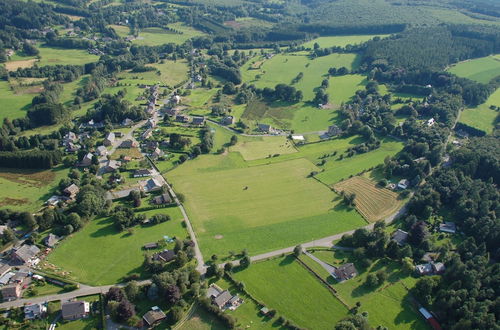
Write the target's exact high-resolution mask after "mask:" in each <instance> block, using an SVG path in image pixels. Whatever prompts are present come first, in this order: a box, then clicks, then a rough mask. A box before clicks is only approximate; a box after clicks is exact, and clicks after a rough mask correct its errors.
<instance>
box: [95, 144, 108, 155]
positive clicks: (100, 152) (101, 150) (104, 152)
mask: <svg viewBox="0 0 500 330" xmlns="http://www.w3.org/2000/svg"><path fill="white" fill-rule="evenodd" d="M96 153H97V155H98V156H106V155H107V154H108V149H106V147H105V146H98V147H97V149H96Z"/></svg>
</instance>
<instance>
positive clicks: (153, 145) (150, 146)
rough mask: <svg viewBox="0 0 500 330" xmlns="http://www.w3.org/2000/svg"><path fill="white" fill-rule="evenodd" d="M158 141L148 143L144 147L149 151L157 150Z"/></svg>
mask: <svg viewBox="0 0 500 330" xmlns="http://www.w3.org/2000/svg"><path fill="white" fill-rule="evenodd" d="M158 145H159V143H158V141H146V142H145V143H144V147H145V148H146V149H148V150H155V149H156V148H158Z"/></svg>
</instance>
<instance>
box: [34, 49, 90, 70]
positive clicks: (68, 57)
mask: <svg viewBox="0 0 500 330" xmlns="http://www.w3.org/2000/svg"><path fill="white" fill-rule="evenodd" d="M38 50H39V51H40V61H39V62H37V64H38V66H44V65H56V64H63V65H82V64H86V63H91V62H97V61H98V60H99V56H97V55H92V54H89V53H88V52H87V51H86V50H84V49H65V48H54V47H47V46H43V45H42V46H39V48H38Z"/></svg>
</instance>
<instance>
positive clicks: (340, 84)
mask: <svg viewBox="0 0 500 330" xmlns="http://www.w3.org/2000/svg"><path fill="white" fill-rule="evenodd" d="M329 82H330V85H329V86H328V89H327V93H328V95H329V96H330V103H331V104H332V105H333V106H335V107H339V106H340V104H341V103H346V102H347V101H349V100H350V99H351V97H353V96H354V95H355V93H356V91H358V90H361V89H364V88H365V86H366V83H367V81H366V77H365V76H363V75H360V74H349V75H345V76H338V77H330V78H329Z"/></svg>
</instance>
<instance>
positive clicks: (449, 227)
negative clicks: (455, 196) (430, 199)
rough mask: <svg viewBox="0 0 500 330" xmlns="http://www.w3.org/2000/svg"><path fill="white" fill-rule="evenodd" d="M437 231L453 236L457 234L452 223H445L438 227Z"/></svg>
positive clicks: (455, 227)
mask: <svg viewBox="0 0 500 330" xmlns="http://www.w3.org/2000/svg"><path fill="white" fill-rule="evenodd" d="M439 231H440V232H443V233H449V234H455V233H456V232H457V226H456V225H455V223H454V222H448V221H447V222H445V223H442V224H440V225H439Z"/></svg>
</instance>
